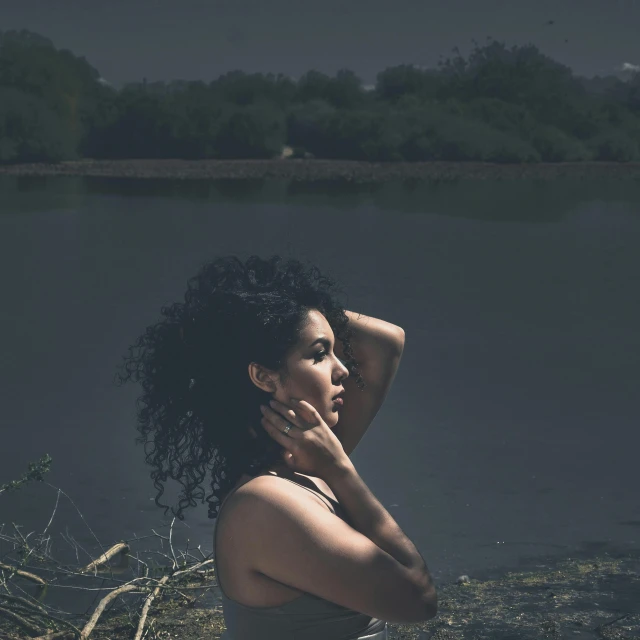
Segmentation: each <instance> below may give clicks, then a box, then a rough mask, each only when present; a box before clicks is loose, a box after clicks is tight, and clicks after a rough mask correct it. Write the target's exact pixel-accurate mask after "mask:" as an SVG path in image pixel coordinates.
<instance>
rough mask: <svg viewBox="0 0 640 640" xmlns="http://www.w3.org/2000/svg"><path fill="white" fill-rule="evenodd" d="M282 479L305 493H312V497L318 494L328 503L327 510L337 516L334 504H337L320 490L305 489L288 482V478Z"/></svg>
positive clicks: (301, 485)
mask: <svg viewBox="0 0 640 640" xmlns="http://www.w3.org/2000/svg"><path fill="white" fill-rule="evenodd" d="M279 477H281V478H282V476H279ZM282 479H283V480H286V481H287V482H291V483H292V484H295V485H297V486H298V487H302V488H303V489H306V490H307V491H310V492H311V493H313V495H314V496H318V494H320V496H322V498H324V499H325V500H326V501H327V502H328V504H329V508H330V509H331V512H332V513H333V515H337V513H336V509H335V505H334V503H335V504H338V503H337V502H335V500H332V499H331V498H330V497H329V496H327V495H326V494H325V493H323V492H322V491H320V489H311V487H305V486H304V485H303V484H300V483H298V482H294V481H293V480H289V478H282Z"/></svg>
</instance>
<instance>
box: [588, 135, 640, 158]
mask: <svg viewBox="0 0 640 640" xmlns="http://www.w3.org/2000/svg"><path fill="white" fill-rule="evenodd" d="M587 146H588V147H589V149H590V150H591V152H592V153H593V156H594V159H595V160H601V161H607V162H634V161H636V160H639V159H640V149H639V148H638V143H637V142H636V141H635V140H634V139H633V138H631V137H630V136H629V135H628V134H626V133H625V132H624V131H620V130H619V129H610V130H608V131H603V132H602V133H600V134H598V135H597V136H594V137H593V138H591V140H589V141H588V142H587Z"/></svg>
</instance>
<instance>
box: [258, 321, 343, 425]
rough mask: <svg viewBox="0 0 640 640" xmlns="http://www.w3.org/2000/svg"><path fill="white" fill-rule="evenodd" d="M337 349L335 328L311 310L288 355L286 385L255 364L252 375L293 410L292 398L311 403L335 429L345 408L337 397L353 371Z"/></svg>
mask: <svg viewBox="0 0 640 640" xmlns="http://www.w3.org/2000/svg"><path fill="white" fill-rule="evenodd" d="M334 347H335V336H334V334H333V330H332V329H331V325H330V324H329V322H328V321H327V319H326V318H325V317H324V315H322V313H320V312H319V311H318V310H316V309H311V310H310V311H309V316H308V319H307V323H306V324H305V326H304V327H303V329H302V332H301V335H300V340H299V341H298V342H297V344H296V345H294V347H293V348H292V349H291V350H290V353H289V355H288V356H287V368H288V372H289V377H288V379H287V380H286V382H284V383H282V382H281V380H280V379H279V377H278V376H277V375H276V374H275V373H274V372H271V373H269V372H267V371H265V370H263V369H262V368H260V367H258V366H257V365H256V364H255V363H253V362H252V363H251V364H250V365H249V376H250V377H251V380H252V382H253V383H254V384H255V385H256V386H258V387H260V388H261V389H263V390H264V391H267V392H269V393H270V394H271V396H272V397H273V398H275V399H276V400H278V401H279V402H282V403H283V404H285V405H287V406H289V407H290V406H292V403H291V400H290V398H292V397H293V398H298V399H299V400H304V401H305V402H308V403H309V404H311V405H312V406H313V407H314V408H315V409H316V411H317V412H318V413H319V414H320V416H321V417H322V419H323V420H324V421H325V422H326V424H327V426H328V427H329V428H333V427H335V426H336V424H338V419H339V411H340V408H341V407H340V405H338V404H336V403H335V401H334V399H333V398H334V397H335V396H336V395H337V394H338V393H340V392H341V391H342V390H343V386H342V383H343V381H344V380H345V379H346V378H348V377H349V370H348V369H347V367H345V365H344V364H342V362H341V361H340V360H339V359H338V357H337V356H336V354H335V353H334V351H333V350H334Z"/></svg>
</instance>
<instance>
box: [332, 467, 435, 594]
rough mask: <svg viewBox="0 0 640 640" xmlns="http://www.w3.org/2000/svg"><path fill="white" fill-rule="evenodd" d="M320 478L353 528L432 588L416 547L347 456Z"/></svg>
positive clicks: (426, 587)
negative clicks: (334, 468)
mask: <svg viewBox="0 0 640 640" xmlns="http://www.w3.org/2000/svg"><path fill="white" fill-rule="evenodd" d="M324 480H325V482H326V483H327V484H328V485H329V487H330V488H331V490H332V491H333V493H334V494H335V496H336V498H337V500H338V502H339V503H340V506H341V507H342V508H343V509H344V510H345V511H346V514H347V518H348V520H349V524H350V525H351V526H352V527H353V528H354V529H355V530H356V531H359V532H360V533H361V534H362V535H364V536H366V537H367V538H369V540H371V541H372V542H373V543H374V544H375V545H377V546H378V547H380V548H381V549H382V550H383V551H385V552H386V553H388V554H389V555H390V556H392V557H393V558H395V559H396V560H397V561H398V562H399V563H400V564H402V565H403V566H405V567H407V568H409V569H412V570H414V571H415V572H416V575H420V576H421V578H422V579H423V583H424V585H425V591H428V590H430V589H431V588H433V581H432V578H431V575H430V573H429V570H428V568H427V565H426V563H425V561H424V559H423V558H422V556H421V555H420V553H419V551H418V550H417V549H416V547H415V545H414V544H413V542H411V540H409V538H407V536H406V535H405V534H404V533H403V531H402V529H400V527H399V526H398V524H397V522H396V521H395V520H394V519H393V518H392V517H391V515H390V514H389V512H388V511H387V510H386V509H385V508H384V507H383V506H382V505H381V504H380V502H379V501H378V500H377V499H376V497H375V496H374V495H373V493H371V491H370V490H369V488H368V487H367V485H366V484H365V483H364V480H362V478H361V477H360V475H359V474H358V472H357V470H356V468H355V466H354V465H353V463H352V462H351V461H350V460H349V459H347V460H346V461H345V462H344V464H342V465H341V467H340V469H339V470H338V471H336V472H335V473H333V474H332V475H331V476H330V477H328V478H324Z"/></svg>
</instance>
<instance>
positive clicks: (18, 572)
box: [0, 562, 47, 587]
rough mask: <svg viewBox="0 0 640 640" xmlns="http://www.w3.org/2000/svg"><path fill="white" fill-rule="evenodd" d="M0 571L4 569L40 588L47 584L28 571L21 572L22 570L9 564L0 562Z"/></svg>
mask: <svg viewBox="0 0 640 640" xmlns="http://www.w3.org/2000/svg"><path fill="white" fill-rule="evenodd" d="M0 569H4V570H5V571H10V572H11V573H15V574H16V575H17V576H20V577H21V578H25V579H26V580H31V582H35V583H36V584H39V585H40V586H41V587H44V586H45V585H46V584H47V583H46V582H45V581H44V580H43V579H42V578H41V577H40V576H37V575H36V574H35V573H29V572H28V571H23V570H22V569H17V568H16V567H13V566H11V565H10V564H4V563H3V562H0Z"/></svg>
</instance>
